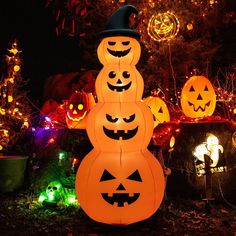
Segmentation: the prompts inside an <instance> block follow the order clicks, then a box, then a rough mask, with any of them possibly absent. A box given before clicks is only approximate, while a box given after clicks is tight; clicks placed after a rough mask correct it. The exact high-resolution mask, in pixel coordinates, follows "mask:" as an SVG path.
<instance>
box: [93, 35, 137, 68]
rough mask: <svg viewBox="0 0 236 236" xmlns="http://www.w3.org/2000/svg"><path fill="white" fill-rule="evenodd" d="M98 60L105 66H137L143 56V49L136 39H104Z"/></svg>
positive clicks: (117, 37) (99, 49) (119, 37)
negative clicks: (141, 55)
mask: <svg viewBox="0 0 236 236" xmlns="http://www.w3.org/2000/svg"><path fill="white" fill-rule="evenodd" d="M97 54H98V59H99V61H100V62H101V63H102V64H103V65H107V64H116V65H119V64H126V65H136V64H137V63H138V61H139V58H140V54H141V47H140V44H139V42H138V41H137V40H136V39H135V38H131V37H127V36H114V37H106V38H104V39H102V41H101V43H100V44H99V46H98V49H97Z"/></svg>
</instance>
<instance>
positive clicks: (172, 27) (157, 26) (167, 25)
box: [147, 11, 180, 42]
mask: <svg viewBox="0 0 236 236" xmlns="http://www.w3.org/2000/svg"><path fill="white" fill-rule="evenodd" d="M179 28H180V23H179V20H178V18H177V17H176V15H175V14H174V13H172V12H169V11H167V12H164V13H158V14H154V15H152V16H151V18H150V20H149V22H148V28H147V32H148V35H149V36H150V37H151V39H152V40H154V41H158V42H161V41H165V40H170V39H173V38H174V37H175V36H176V35H177V34H178V32H179Z"/></svg>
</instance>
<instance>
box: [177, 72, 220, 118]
mask: <svg viewBox="0 0 236 236" xmlns="http://www.w3.org/2000/svg"><path fill="white" fill-rule="evenodd" d="M180 102H181V107H182V110H183V113H184V115H185V116H188V117H190V118H200V117H206V116H211V115H212V114H213V113H214V110H215V106H216V94H215V91H214V88H213V86H212V84H211V82H210V81H209V80H208V79H207V78H206V77H205V76H192V77H191V78H189V79H188V81H187V82H186V83H185V85H184V87H183V89H182V93H181V100H180Z"/></svg>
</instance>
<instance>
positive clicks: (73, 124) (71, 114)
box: [66, 91, 95, 129]
mask: <svg viewBox="0 0 236 236" xmlns="http://www.w3.org/2000/svg"><path fill="white" fill-rule="evenodd" d="M94 105H95V100H94V97H93V95H92V93H85V92H84V91H81V92H78V91H75V92H74V93H73V94H72V95H71V97H70V99H69V100H68V101H67V102H66V123H67V126H68V128H73V129H85V128H86V116H87V113H88V112H89V110H90V109H91V108H92V107H93V106H94Z"/></svg>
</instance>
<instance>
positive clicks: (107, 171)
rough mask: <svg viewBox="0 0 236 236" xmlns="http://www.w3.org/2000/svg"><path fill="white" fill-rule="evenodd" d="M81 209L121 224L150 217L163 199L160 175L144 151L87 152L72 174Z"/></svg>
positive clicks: (98, 219) (107, 221)
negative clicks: (74, 175) (73, 174)
mask: <svg viewBox="0 0 236 236" xmlns="http://www.w3.org/2000/svg"><path fill="white" fill-rule="evenodd" d="M76 192H77V197H78V201H79V202H80V204H81V207H82V208H83V210H84V211H85V212H86V213H87V214H88V215H89V216H90V217H91V218H92V219H94V220H96V221H99V222H103V223H108V224H119V225H125V224H130V223H133V222H137V221H140V220H143V219H146V218H148V217H149V216H151V215H152V214H153V213H154V212H155V211H156V210H157V208H158V207H159V206H160V203H161V201H162V199H163V193H164V177H163V171H162V168H161V166H160V164H159V162H158V161H157V160H156V159H155V158H154V157H153V156H152V154H151V153H149V152H148V151H146V152H143V153H141V152H131V153H99V152H96V151H94V150H93V151H92V152H90V153H89V154H88V155H87V156H86V158H84V160H83V161H82V163H81V165H80V167H79V170H78V172H77V175H76Z"/></svg>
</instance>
